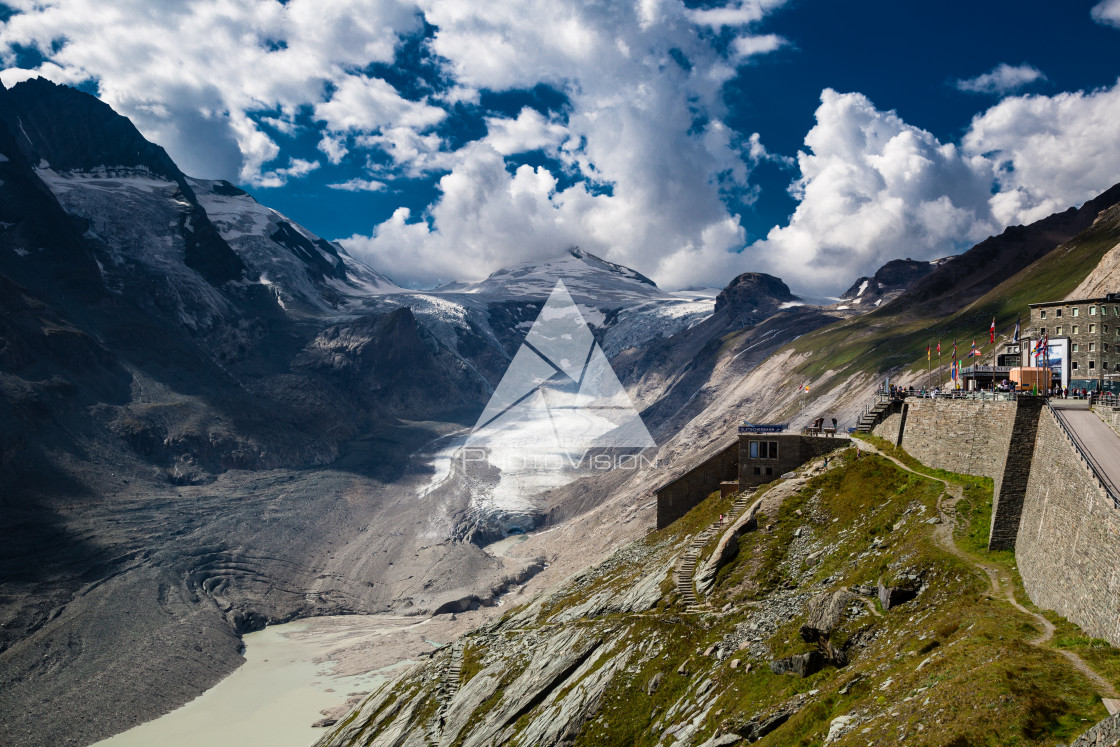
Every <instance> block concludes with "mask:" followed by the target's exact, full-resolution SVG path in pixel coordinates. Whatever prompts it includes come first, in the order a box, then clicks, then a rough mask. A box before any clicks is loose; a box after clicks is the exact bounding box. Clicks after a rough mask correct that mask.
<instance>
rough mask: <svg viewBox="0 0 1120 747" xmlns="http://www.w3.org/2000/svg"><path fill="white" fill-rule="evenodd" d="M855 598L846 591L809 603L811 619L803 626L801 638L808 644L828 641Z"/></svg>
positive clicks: (818, 598) (836, 592) (824, 596)
mask: <svg viewBox="0 0 1120 747" xmlns="http://www.w3.org/2000/svg"><path fill="white" fill-rule="evenodd" d="M853 598H854V595H853V594H852V593H851V592H849V591H848V590H846V589H840V590H839V591H835V592H833V593H831V594H822V595H820V596H818V597H815V598H814V599H813V600H812V601H810V602H809V619H808V620H807V621H806V622H805V624H804V625H802V626H801V631H800V632H801V638H802V639H803V640H804V641H805V642H807V643H816V642H817V641H824V640H828V636H829V634H831V633H832V630H833V628H835V627H836V625H837V624H838V623H839V622H840V619H841V618H842V617H843V616H844V611H845V610H846V609H847V607H848V603H849V602H850V601H851V600H852V599H853Z"/></svg>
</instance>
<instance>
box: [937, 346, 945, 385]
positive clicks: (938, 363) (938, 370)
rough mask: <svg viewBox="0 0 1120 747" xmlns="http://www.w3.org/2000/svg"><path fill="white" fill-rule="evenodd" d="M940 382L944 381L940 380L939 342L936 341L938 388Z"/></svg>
mask: <svg viewBox="0 0 1120 747" xmlns="http://www.w3.org/2000/svg"><path fill="white" fill-rule="evenodd" d="M942 381H944V379H942V378H941V340H938V341H937V386H938V387H939V388H940V386H941V382H942Z"/></svg>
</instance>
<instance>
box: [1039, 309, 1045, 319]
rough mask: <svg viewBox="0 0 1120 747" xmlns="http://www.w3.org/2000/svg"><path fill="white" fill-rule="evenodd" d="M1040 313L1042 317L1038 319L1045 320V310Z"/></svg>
mask: <svg viewBox="0 0 1120 747" xmlns="http://www.w3.org/2000/svg"><path fill="white" fill-rule="evenodd" d="M1041 313H1042V316H1041V317H1040V318H1042V319H1045V318H1046V309H1043V310H1042V312H1041Z"/></svg>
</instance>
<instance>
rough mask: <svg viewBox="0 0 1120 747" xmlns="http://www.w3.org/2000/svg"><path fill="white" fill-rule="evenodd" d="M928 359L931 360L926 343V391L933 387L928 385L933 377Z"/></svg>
mask: <svg viewBox="0 0 1120 747" xmlns="http://www.w3.org/2000/svg"><path fill="white" fill-rule="evenodd" d="M930 361H931V358H930V357H929V345H926V391H927V392H928V391H929V390H930V389H933V387H931V386H930V382H931V381H932V379H933V372H932V371H931V370H930V367H929V365H930Z"/></svg>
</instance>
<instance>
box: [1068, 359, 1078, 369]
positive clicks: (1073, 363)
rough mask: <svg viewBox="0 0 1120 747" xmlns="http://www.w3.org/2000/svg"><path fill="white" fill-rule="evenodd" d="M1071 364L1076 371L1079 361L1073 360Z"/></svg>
mask: <svg viewBox="0 0 1120 747" xmlns="http://www.w3.org/2000/svg"><path fill="white" fill-rule="evenodd" d="M1069 365H1070V367H1071V368H1073V370H1074V371H1076V370H1077V361H1073V362H1072V363H1070V364H1069Z"/></svg>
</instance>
